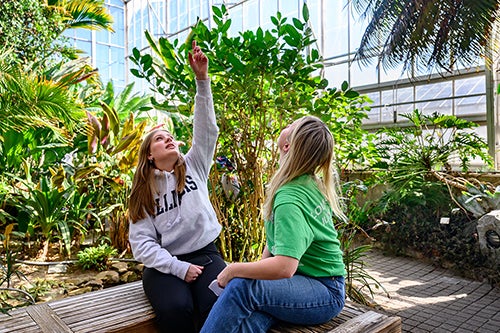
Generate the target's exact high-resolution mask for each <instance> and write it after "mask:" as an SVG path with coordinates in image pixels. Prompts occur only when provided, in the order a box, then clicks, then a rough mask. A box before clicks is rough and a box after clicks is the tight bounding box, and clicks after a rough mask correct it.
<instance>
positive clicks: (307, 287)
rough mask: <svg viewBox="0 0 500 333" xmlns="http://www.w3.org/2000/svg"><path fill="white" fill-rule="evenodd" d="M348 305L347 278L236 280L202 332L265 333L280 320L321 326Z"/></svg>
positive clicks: (221, 297) (226, 290)
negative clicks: (346, 299) (346, 301)
mask: <svg viewBox="0 0 500 333" xmlns="http://www.w3.org/2000/svg"><path fill="white" fill-rule="evenodd" d="M344 303H345V281H344V277H336V278H312V277H308V276H303V275H294V276H293V277H291V278H289V279H280V280H252V279H240V278H235V279H233V280H231V281H230V282H229V283H228V285H227V286H226V288H225V290H224V291H223V292H222V294H221V295H220V296H219V299H218V300H217V302H216V303H215V305H214V306H213V308H212V310H211V311H210V314H209V315H208V318H207V320H206V321H205V324H204V325H203V328H202V329H201V333H226V332H227V333H229V332H241V333H246V332H259V333H264V332H266V331H267V330H268V329H269V328H271V326H272V325H273V324H275V323H277V322H278V321H285V322H288V323H292V324H301V325H315V324H321V323H324V322H327V321H328V320H330V319H331V318H333V317H335V316H337V315H338V314H339V313H340V311H342V308H343V307H344Z"/></svg>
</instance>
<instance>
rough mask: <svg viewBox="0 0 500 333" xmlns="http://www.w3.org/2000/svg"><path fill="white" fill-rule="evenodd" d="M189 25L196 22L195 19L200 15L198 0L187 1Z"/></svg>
mask: <svg viewBox="0 0 500 333" xmlns="http://www.w3.org/2000/svg"><path fill="white" fill-rule="evenodd" d="M189 4H190V6H189V25H193V24H195V23H196V21H197V19H198V18H199V17H201V13H200V9H201V8H200V1H199V0H191V1H189Z"/></svg>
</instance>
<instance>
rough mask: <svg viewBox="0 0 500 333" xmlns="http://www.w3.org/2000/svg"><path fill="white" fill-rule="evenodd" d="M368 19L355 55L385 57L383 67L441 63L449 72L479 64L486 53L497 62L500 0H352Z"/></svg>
mask: <svg viewBox="0 0 500 333" xmlns="http://www.w3.org/2000/svg"><path fill="white" fill-rule="evenodd" d="M351 2H352V3H353V5H354V8H355V9H356V10H357V11H358V12H359V13H361V14H362V17H364V18H366V19H368V21H369V23H368V27H367V28H366V30H365V32H364V35H363V37H362V39H361V44H360V46H359V49H358V51H357V53H356V57H357V58H358V59H361V60H363V61H366V62H368V61H370V60H372V59H377V60H380V61H381V63H382V66H383V67H384V68H394V67H396V66H397V65H399V64H401V63H403V64H404V68H405V69H406V70H407V71H411V70H412V69H413V68H414V66H415V67H417V68H418V69H420V68H426V69H432V68H433V67H437V68H439V69H444V70H447V71H450V70H452V69H455V68H457V67H458V65H463V66H466V67H470V66H471V65H475V64H476V63H477V60H478V59H479V58H482V57H485V56H486V57H489V59H488V58H487V59H486V62H487V64H488V63H492V61H493V58H492V55H493V54H495V51H494V50H493V51H492V50H489V48H490V47H494V48H496V50H498V45H497V43H490V39H491V40H494V39H493V30H494V27H495V22H497V21H498V18H499V11H498V9H499V2H498V1H491V0H477V1H454V0H444V1H432V0H425V1H410V0H378V1H371V0H370V1H368V0H353V1H351Z"/></svg>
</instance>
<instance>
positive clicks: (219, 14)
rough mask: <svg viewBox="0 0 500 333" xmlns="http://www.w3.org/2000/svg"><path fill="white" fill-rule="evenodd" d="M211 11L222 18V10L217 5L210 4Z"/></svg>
mask: <svg viewBox="0 0 500 333" xmlns="http://www.w3.org/2000/svg"><path fill="white" fill-rule="evenodd" d="M212 11H213V12H214V16H216V17H218V18H220V19H222V11H221V10H220V8H219V7H217V6H212Z"/></svg>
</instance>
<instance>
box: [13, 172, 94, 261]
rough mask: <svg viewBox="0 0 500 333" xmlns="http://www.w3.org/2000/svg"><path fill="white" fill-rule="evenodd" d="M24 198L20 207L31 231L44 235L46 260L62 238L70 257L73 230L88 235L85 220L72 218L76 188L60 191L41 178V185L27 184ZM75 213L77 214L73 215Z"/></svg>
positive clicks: (71, 187)
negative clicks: (50, 247) (55, 239)
mask: <svg viewBox="0 0 500 333" xmlns="http://www.w3.org/2000/svg"><path fill="white" fill-rule="evenodd" d="M26 189H27V190H26V191H23V196H21V197H19V198H18V205H17V208H18V209H19V210H21V211H24V212H25V213H26V214H27V217H28V219H29V221H28V232H29V233H30V234H31V235H35V232H37V231H38V230H39V231H40V232H41V234H42V236H43V239H44V240H43V251H42V255H41V258H42V260H45V259H46V257H47V254H48V250H49V246H50V243H51V241H52V240H53V239H54V238H60V240H61V241H62V242H63V243H64V247H65V250H66V253H67V254H71V238H72V230H71V229H72V228H76V229H78V230H80V231H81V232H82V233H85V229H84V226H83V225H82V221H79V220H71V219H70V213H69V212H70V209H72V208H73V207H72V205H71V204H70V203H71V200H72V198H73V196H74V195H75V193H76V192H75V188H74V187H73V186H68V187H67V188H64V189H62V190H61V189H59V188H57V187H56V186H54V185H53V184H52V183H51V182H50V180H48V178H47V177H41V178H40V181H39V183H38V185H37V186H33V184H27V185H26ZM73 214H74V213H73Z"/></svg>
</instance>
